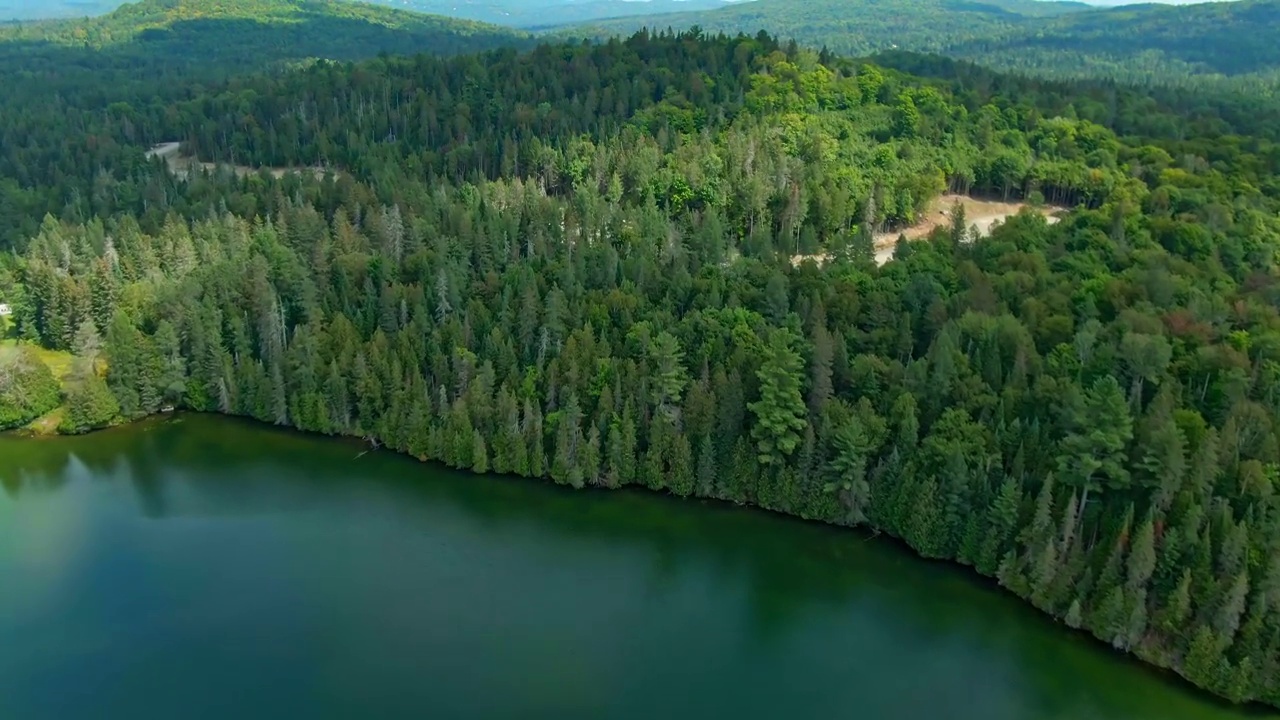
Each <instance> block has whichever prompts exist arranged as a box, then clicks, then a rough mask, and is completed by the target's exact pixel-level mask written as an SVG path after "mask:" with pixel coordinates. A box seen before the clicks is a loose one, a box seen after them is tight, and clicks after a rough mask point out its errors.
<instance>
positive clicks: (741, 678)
mask: <svg viewBox="0 0 1280 720" xmlns="http://www.w3.org/2000/svg"><path fill="white" fill-rule="evenodd" d="M360 453H361V448H360V447H359V446H357V445H354V444H351V443H347V442H344V441H339V440H330V439H320V438H311V437H304V436H301V435H297V434H293V433H288V432H283V431H278V430H275V429H269V428H263V427H261V426H257V425H252V424H248V423H242V422H237V421H231V420H226V419H218V418H211V417H200V416H181V417H179V418H176V419H170V420H164V421H158V422H152V423H147V424H143V425H140V426H135V427H132V428H125V429H120V430H114V431H109V432H106V433H101V434H98V435H93V436H89V437H85V438H74V439H65V440H56V441H43V440H42V441H32V440H20V439H14V438H2V437H0V459H3V462H0V482H2V483H3V486H4V488H5V497H6V498H8V499H7V500H0V523H4V522H6V519H7V520H9V521H13V520H15V519H21V520H22V521H21V522H15V525H16V527H17V528H18V535H19V537H20V538H25V540H24V542H26V543H27V544H23V543H22V542H20V543H18V544H16V545H8V544H0V571H12V572H14V573H17V574H20V575H21V576H22V579H23V581H24V582H25V583H28V584H30V585H33V586H38V588H39V589H40V590H41V594H39V595H38V597H40V598H41V600H40V602H42V603H46V604H48V605H50V606H52V607H54V608H55V610H56V609H57V607H58V605H59V604H60V603H61V604H63V605H65V606H66V608H64V612H65V613H66V614H65V615H59V613H58V612H57V611H55V612H50V613H45V614H44V615H38V617H37V620H39V621H41V622H44V623H45V625H41V624H40V622H36V623H34V626H35V627H45V628H46V629H47V628H50V627H63V626H64V625H72V626H74V627H76V628H77V632H78V633H80V634H82V635H83V637H86V638H99V639H101V638H110V639H109V640H100V645H101V644H102V643H105V647H106V648H107V649H106V650H103V649H101V648H100V649H99V651H97V653H96V654H94V653H90V654H91V655H94V656H95V657H118V655H113V654H112V653H120V652H121V649H120V648H115V649H112V643H119V642H124V641H132V639H133V638H135V637H137V636H139V635H142V636H146V635H147V634H148V633H151V634H154V633H157V632H159V631H158V630H157V629H156V628H157V626H162V627H163V628H164V632H167V633H169V634H171V635H173V636H177V637H187V638H188V639H189V645H188V647H191V648H199V649H200V652H198V653H196V655H197V657H198V658H202V660H201V662H202V663H203V664H201V662H195V661H192V664H193V666H194V667H196V668H204V672H206V673H207V672H212V671H211V670H209V668H210V667H220V665H218V662H220V661H225V662H231V659H230V658H235V660H234V662H235V663H237V664H239V665H246V666H247V667H248V669H250V670H252V672H254V673H257V674H259V675H261V676H263V677H276V678H277V680H278V684H277V691H276V692H275V693H274V694H273V693H272V692H270V691H268V690H262V689H258V690H257V691H256V694H255V695H253V697H255V699H256V700H255V703H256V705H257V707H258V709H259V710H262V709H263V707H264V706H263V705H262V703H267V704H270V703H271V702H277V703H281V704H282V706H289V704H290V702H291V701H292V702H296V701H297V700H298V693H302V692H303V691H304V690H303V689H304V688H308V687H321V688H326V689H325V690H316V691H315V692H316V693H317V695H316V697H317V698H321V697H322V698H325V699H326V704H324V705H317V708H318V709H319V710H318V711H323V712H321V714H324V712H330V713H335V715H334V716H341V712H340V711H342V710H347V711H350V712H354V713H360V714H365V715H369V714H370V710H371V709H373V708H376V709H380V710H381V711H384V712H383V716H387V714H389V715H398V714H399V713H400V712H407V711H408V709H409V707H415V709H416V708H419V707H421V706H420V705H415V704H414V703H410V704H409V705H395V703H394V698H395V697H403V698H410V699H412V700H414V701H416V702H418V703H421V702H423V698H424V697H427V696H430V697H431V698H432V703H430V704H429V706H430V707H433V708H435V709H437V710H438V711H439V712H440V713H443V714H441V715H439V716H441V717H455V716H457V717H463V716H465V717H503V716H510V717H531V716H536V715H538V714H539V713H540V712H542V713H547V714H549V715H554V716H558V717H619V718H622V717H636V718H640V717H655V716H665V717H686V716H687V717H694V716H695V714H696V715H699V716H705V715H708V714H709V715H713V716H731V715H734V716H738V717H781V716H792V717H810V716H819V715H821V716H828V715H830V714H832V713H835V714H851V715H857V716H860V717H872V718H886V719H888V720H898V719H903V720H906V719H914V718H930V719H931V720H932V719H934V718H958V719H959V718H963V719H965V720H976V719H978V718H982V719H983V720H989V719H1000V720H1003V719H1005V718H1008V719H1010V720H1013V719H1015V718H1016V719H1017V720H1024V719H1026V720H1038V719H1041V718H1043V719H1046V720H1047V719H1051V718H1054V719H1056V718H1063V719H1066V718H1070V719H1071V720H1081V719H1088V718H1098V719H1099V720H1122V719H1123V720H1148V719H1150V720H1157V719H1159V720H1179V719H1181V718H1187V719H1190V718H1205V719H1206V720H1218V719H1223V720H1225V719H1227V718H1239V717H1243V716H1244V715H1243V713H1240V712H1238V711H1236V710H1232V709H1228V708H1222V707H1219V706H1216V705H1215V704H1213V703H1211V702H1209V701H1207V699H1206V698H1204V697H1202V696H1200V695H1198V694H1194V693H1192V692H1189V691H1187V690H1186V689H1185V688H1183V687H1182V686H1181V685H1177V684H1173V683H1170V682H1166V681H1165V680H1164V679H1163V678H1161V677H1158V676H1157V675H1156V674H1155V673H1152V672H1149V671H1146V670H1144V669H1142V668H1140V667H1138V666H1137V665H1136V664H1134V663H1130V662H1127V661H1125V660H1123V659H1121V658H1118V657H1117V656H1114V655H1112V654H1111V653H1109V652H1104V651H1102V650H1100V649H1099V648H1098V647H1097V646H1096V645H1095V644H1094V643H1092V642H1088V641H1086V640H1084V639H1082V638H1080V637H1078V636H1075V635H1073V634H1070V633H1068V632H1066V631H1064V630H1062V629H1061V628H1059V627H1057V626H1054V625H1052V624H1051V623H1049V622H1047V621H1046V620H1045V619H1044V618H1043V617H1041V616H1040V615H1038V614H1037V613H1035V612H1034V611H1033V610H1031V609H1029V608H1027V607H1026V606H1025V605H1024V604H1022V603H1021V602H1019V601H1016V600H1014V599H1012V598H1008V597H1006V596H1004V595H1003V594H1001V593H998V592H996V591H993V590H992V589H991V588H989V587H987V586H985V585H984V584H982V583H980V582H978V581H975V580H974V579H973V578H971V577H970V576H969V575H968V574H966V573H965V572H964V571H961V570H957V569H955V568H952V567H951V566H949V565H943V564H937V563H926V562H923V561H921V560H919V559H917V558H915V557H913V556H911V555H910V554H909V553H907V552H905V551H903V550H902V549H900V548H897V547H895V546H893V545H892V544H889V543H887V542H883V541H869V540H867V539H866V538H865V537H862V536H860V535H858V534H857V533H854V532H849V531H842V530H837V529H832V528H825V527H820V526H815V525H808V524H804V523H799V522H795V521H789V520H786V519H783V518H779V517H773V516H769V515H766V514H763V513H758V512H750V511H745V510H741V509H737V508H728V507H725V506H721V505H717V504H712V503H702V502H696V501H689V502H681V501H676V500H671V499H665V498H658V497H655V496H652V495H650V494H647V493H643V492H617V493H603V492H595V493H590V492H570V491H565V490H562V489H560V488H556V487H552V486H548V485H544V484H540V483H534V482H531V481H527V480H518V479H508V478H496V477H483V478H482V477H475V476H470V475H462V474H458V473H451V472H447V471H442V470H440V469H438V468H434V467H430V466H425V465H421V464H418V463H416V462H413V461H410V460H407V459H405V458H401V457H398V456H394V455H390V454H386V453H374V454H368V455H363V456H361V455H360ZM126 488H127V492H124V493H122V492H121V491H122V490H125V489H126ZM122 499H123V500H122ZM28 513H31V514H32V515H31V516H27V514H28ZM37 516H38V517H37ZM33 517H37V519H36V520H33V519H32V518H33ZM130 517H132V518H139V517H140V518H142V519H143V521H144V522H145V523H146V525H138V524H137V522H136V520H131V519H130ZM23 518H25V519H23ZM95 528H97V529H96V530H95ZM77 533H79V534H77ZM210 538H213V539H215V540H216V542H211V541H210ZM32 543H35V544H32ZM55 549H56V550H55ZM33 564H34V566H36V567H39V568H41V569H42V571H43V572H45V573H48V572H52V571H53V570H52V569H56V571H57V572H59V573H62V574H63V577H61V579H55V578H53V577H52V576H50V575H48V574H45V575H41V574H40V573H39V572H35V571H32V570H31V567H32V566H33ZM192 564H194V565H196V566H197V568H196V569H193V568H192V567H189V565H192ZM126 579H127V581H128V583H130V584H131V586H132V589H130V590H128V591H125V590H122V589H121V582H122V580H126ZM225 582H234V583H237V587H240V588H244V590H243V591H241V590H238V591H236V592H231V593H229V592H228V591H227V588H226V587H225V586H224V585H220V583H225ZM250 589H251V591H252V592H251V593H249V594H245V593H248V592H249V590H250ZM68 593H78V594H88V595H94V594H98V595H102V596H105V598H103V602H104V603H105V604H106V605H108V606H111V604H112V603H118V604H126V603H128V602H132V603H135V604H136V605H140V606H148V604H151V605H153V606H154V612H152V613H150V614H149V615H148V616H146V617H141V616H136V615H130V614H129V613H128V612H125V611H119V612H117V613H115V614H113V613H111V612H102V611H101V609H100V608H94V607H93V604H92V603H85V602H83V601H71V600H67V599H66V595H67V594H68ZM19 595H20V594H19V593H15V592H5V591H4V589H3V588H2V587H0V609H5V608H6V607H8V608H9V609H14V608H18V606H17V605H16V604H15V603H17V602H18V601H19V600H20V599H21V598H19ZM208 597H215V598H218V601H217V602H216V603H215V602H212V601H205V600H202V598H208ZM6 603H9V605H8V606H6ZM86 608H89V609H86ZM33 612H34V611H33V610H32V606H31V605H30V603H29V602H26V603H25V604H23V605H22V606H21V607H20V608H18V609H16V610H14V612H13V616H14V617H24V616H30V615H32V613H33ZM157 616H159V618H157ZM2 617H3V614H0V618H2ZM211 627H212V628H217V629H218V633H220V634H217V633H215V634H214V635H210V628H211ZM122 628H123V629H122ZM318 628H323V631H319V630H318ZM5 630H14V628H13V627H10V626H8V625H6V624H5V621H4V620H3V619H0V635H2V634H3V632H4V631H5ZM126 631H127V632H126ZM237 637H238V638H240V640H239V642H249V639H250V638H259V639H261V638H269V639H270V640H269V642H267V647H266V648H265V649H264V648H263V647H258V646H256V645H255V648H256V654H250V655H249V656H247V657H246V656H245V655H244V653H243V649H242V651H241V654H240V655H236V653H235V651H234V649H233V646H234V645H235V641H234V640H233V639H234V638H237ZM27 642H28V643H30V644H32V645H35V644H38V643H41V642H44V639H43V638H39V637H36V636H35V635H32V634H30V633H28V636H27ZM228 643H229V644H228ZM45 644H46V645H49V646H53V647H56V646H58V645H57V644H56V643H53V644H51V645H50V644H49V643H47V642H45ZM91 644H92V643H91ZM277 644H279V645H277ZM143 645H145V643H143ZM23 647H24V645H23V643H22V642H20V641H19V642H14V643H0V670H4V669H5V668H8V667H11V666H18V664H17V661H16V656H15V653H16V652H18V651H19V650H20V649H21V648H23ZM77 652H86V653H87V652H89V651H84V650H80V651H77ZM153 652H156V653H160V650H153ZM228 653H230V655H228ZM6 654H8V657H7V658H6ZM125 656H126V657H127V656H128V655H127V653H126V655H125ZM357 658H358V659H359V662H358V663H356V659H357ZM6 661H7V662H6ZM45 663H46V664H48V666H49V667H50V668H51V669H50V670H49V673H50V674H51V675H53V676H58V677H63V676H65V672H64V669H62V668H60V667H59V663H58V659H57V658H56V657H46V658H45ZM283 666H287V667H283ZM167 671H168V672H173V673H177V672H178V671H177V670H172V669H170V670H167ZM191 672H195V670H192V671H191ZM4 677H5V676H4V675H3V674H2V673H0V678H4ZM322 679H323V682H322V681H321V680H322ZM170 681H171V682H172V683H174V687H178V688H184V687H185V688H189V687H192V685H191V683H194V682H195V680H193V679H192V678H191V677H190V673H188V674H185V675H183V674H175V675H173V676H172V677H170ZM16 682H17V679H15V678H14V677H12V676H10V677H9V678H8V681H7V682H6V680H4V679H0V711H2V710H3V709H4V708H5V700H4V698H6V697H10V698H12V697H18V698H23V697H25V698H28V700H29V701H30V702H31V703H32V706H28V707H26V708H24V709H27V710H30V709H31V707H33V706H34V704H35V703H36V700H37V699H38V698H39V697H40V696H39V695H38V693H37V691H35V690H32V689H30V688H26V689H17V688H16V686H15V685H13V683H16ZM317 683H319V685H316V684H317ZM6 685H8V687H6ZM122 687H129V684H128V682H123V683H122ZM362 688H363V689H362ZM371 689H381V690H382V695H385V696H386V697H382V696H379V695H378V694H377V693H372V690H371ZM6 690H9V691H10V693H8V694H7V693H6V692H5V691H6ZM120 692H123V691H120ZM193 692H195V691H193ZM326 693H329V694H328V695H326ZM153 700H154V699H153ZM157 702H158V701H157ZM112 707H120V708H129V709H131V710H133V711H136V710H137V709H138V708H139V707H149V706H147V705H139V704H138V703H137V702H136V701H135V702H133V703H130V702H129V698H120V699H118V700H117V704H116V705H114V706H112ZM238 711H241V712H242V711H243V708H238ZM373 714H379V713H373ZM5 716H6V717H9V716H12V717H25V715H11V714H6V715H5ZM263 716H269V715H266V714H264V715H263Z"/></svg>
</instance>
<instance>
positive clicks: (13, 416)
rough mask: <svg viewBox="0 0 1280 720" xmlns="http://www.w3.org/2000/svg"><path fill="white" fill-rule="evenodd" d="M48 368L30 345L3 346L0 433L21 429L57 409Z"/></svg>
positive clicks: (0, 354)
mask: <svg viewBox="0 0 1280 720" xmlns="http://www.w3.org/2000/svg"><path fill="white" fill-rule="evenodd" d="M60 398H61V391H60V390H59V388H58V381H57V379H56V378H54V377H53V373H52V372H51V371H50V370H49V366H48V365H45V363H44V361H42V360H41V359H40V356H39V355H38V354H36V352H35V350H34V349H32V348H31V347H30V346H27V345H18V346H13V345H0V430H8V429H10V428H16V427H22V426H23V425H26V424H27V423H29V422H31V421H32V420H35V419H36V418H38V417H40V416H41V415H44V414H45V413H47V412H49V411H50V410H52V409H54V408H55V407H57V406H58V402H59V400H60Z"/></svg>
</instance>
